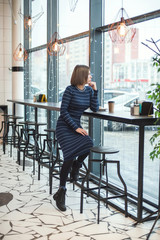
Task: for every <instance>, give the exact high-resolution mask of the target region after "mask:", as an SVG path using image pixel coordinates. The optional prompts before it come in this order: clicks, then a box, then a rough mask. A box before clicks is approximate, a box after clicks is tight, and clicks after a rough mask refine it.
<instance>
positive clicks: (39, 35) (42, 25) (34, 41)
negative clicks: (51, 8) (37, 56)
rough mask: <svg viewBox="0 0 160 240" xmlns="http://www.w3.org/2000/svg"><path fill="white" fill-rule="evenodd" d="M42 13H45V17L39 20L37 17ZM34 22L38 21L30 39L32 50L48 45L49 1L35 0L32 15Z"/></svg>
mask: <svg viewBox="0 0 160 240" xmlns="http://www.w3.org/2000/svg"><path fill="white" fill-rule="evenodd" d="M41 12H44V13H43V15H42V16H41V17H40V18H39V19H38V17H37V16H39V14H40V13H41ZM31 17H32V18H33V22H34V21H35V20H36V19H38V20H37V21H36V22H35V23H33V30H32V32H31V33H30V34H31V36H30V38H29V41H30V46H31V48H33V47H36V46H39V45H43V44H46V43H47V0H43V1H42V0H41V1H39V0H34V1H32V15H31Z"/></svg>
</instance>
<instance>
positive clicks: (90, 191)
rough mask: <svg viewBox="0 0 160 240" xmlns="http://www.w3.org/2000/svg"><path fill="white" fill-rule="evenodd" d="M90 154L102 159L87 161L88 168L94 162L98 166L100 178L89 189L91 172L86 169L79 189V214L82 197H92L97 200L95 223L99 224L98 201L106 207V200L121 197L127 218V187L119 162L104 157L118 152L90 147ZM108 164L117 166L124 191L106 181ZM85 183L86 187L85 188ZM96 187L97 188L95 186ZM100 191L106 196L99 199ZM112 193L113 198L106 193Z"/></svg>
mask: <svg viewBox="0 0 160 240" xmlns="http://www.w3.org/2000/svg"><path fill="white" fill-rule="evenodd" d="M90 150H91V152H94V153H99V154H101V155H102V159H89V166H90V164H91V163H93V162H96V163H98V164H99V170H100V176H99V179H98V182H97V184H96V187H89V184H88V181H90V178H91V172H90V170H89V169H88V171H87V173H86V176H85V178H84V180H83V181H82V187H81V201H80V213H82V212H83V196H84V194H86V195H87V196H90V197H93V198H94V199H96V200H98V213H97V223H99V218H100V201H101V200H103V201H104V202H105V203H106V207H107V204H108V200H110V199H114V198H119V197H123V198H124V201H125V217H127V216H128V210H127V186H126V184H125V182H124V180H123V178H122V176H121V174H120V161H119V160H109V159H107V158H106V155H110V154H115V153H118V152H119V150H117V149H114V148H109V147H106V146H95V147H92V148H91V149H90ZM108 164H116V165H117V174H118V177H119V179H120V182H121V184H122V185H123V188H124V190H119V189H118V188H117V187H116V186H113V185H111V184H109V181H108ZM105 168H106V171H105V177H106V180H105V182H104V183H102V175H103V174H104V169H105ZM85 183H87V186H85ZM97 185H98V186H97ZM101 189H105V190H106V196H105V197H101ZM95 190H97V193H95ZM109 190H110V191H112V192H113V193H114V195H113V196H108V192H109Z"/></svg>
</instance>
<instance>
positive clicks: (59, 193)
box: [53, 160, 73, 211]
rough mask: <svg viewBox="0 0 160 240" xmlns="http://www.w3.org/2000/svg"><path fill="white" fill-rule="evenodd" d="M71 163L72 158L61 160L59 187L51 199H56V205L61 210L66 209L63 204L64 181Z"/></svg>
mask: <svg viewBox="0 0 160 240" xmlns="http://www.w3.org/2000/svg"><path fill="white" fill-rule="evenodd" d="M72 163H73V160H67V161H64V162H63V165H62V168H61V172H60V188H59V189H58V191H57V192H56V193H55V194H54V195H53V199H54V200H55V201H56V205H57V207H58V208H59V209H60V210H61V211H66V206H65V194H66V182H67V178H68V173H69V172H70V169H71V166H72Z"/></svg>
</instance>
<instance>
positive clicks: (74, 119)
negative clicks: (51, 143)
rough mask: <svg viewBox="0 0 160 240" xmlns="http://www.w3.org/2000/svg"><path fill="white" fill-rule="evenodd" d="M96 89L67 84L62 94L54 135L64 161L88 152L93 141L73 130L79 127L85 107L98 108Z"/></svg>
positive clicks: (93, 109)
mask: <svg viewBox="0 0 160 240" xmlns="http://www.w3.org/2000/svg"><path fill="white" fill-rule="evenodd" d="M97 95H98V91H97V90H96V91H93V89H92V88H91V87H89V86H85V88H84V90H80V89H78V88H76V87H75V86H72V85H70V86H68V87H67V88H66V90H65V92H64V94H63V98H62V104H61V111H60V116H59V118H58V121H57V126H56V136H57V140H58V142H59V144H60V147H61V149H62V152H63V157H64V161H67V160H72V159H73V158H75V157H77V156H80V155H83V154H85V153H88V152H89V149H90V148H91V147H92V146H93V141H92V139H91V138H90V137H89V136H83V135H82V134H80V133H77V132H76V131H75V130H76V129H77V128H79V127H81V124H80V118H81V116H82V114H83V112H84V110H86V109H87V108H90V109H91V110H92V111H94V112H96V111H98V109H99V104H98V97H97Z"/></svg>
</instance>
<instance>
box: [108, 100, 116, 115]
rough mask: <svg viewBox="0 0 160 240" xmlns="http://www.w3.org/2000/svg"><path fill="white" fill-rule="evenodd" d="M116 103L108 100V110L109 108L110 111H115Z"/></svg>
mask: <svg viewBox="0 0 160 240" xmlns="http://www.w3.org/2000/svg"><path fill="white" fill-rule="evenodd" d="M114 104H115V102H114V101H108V110H109V113H114Z"/></svg>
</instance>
